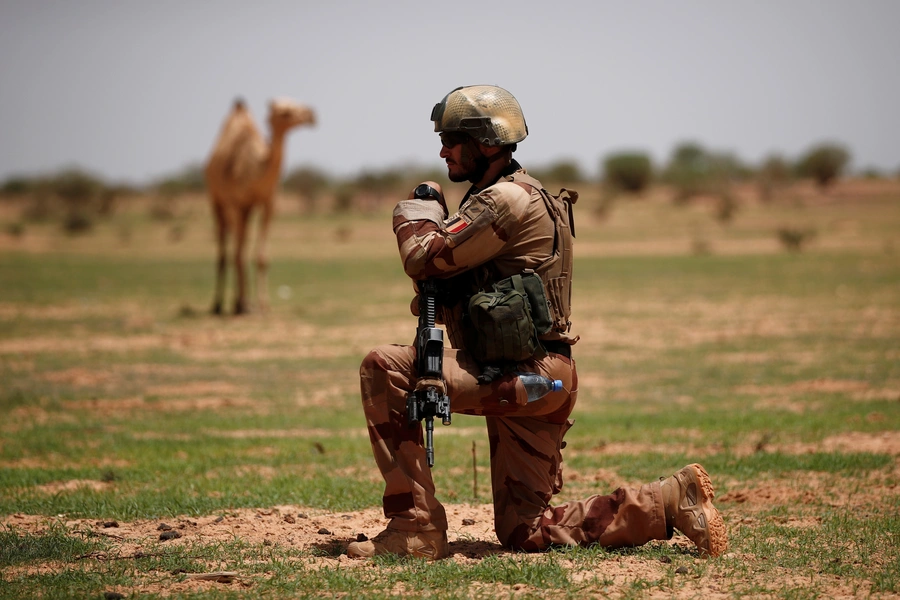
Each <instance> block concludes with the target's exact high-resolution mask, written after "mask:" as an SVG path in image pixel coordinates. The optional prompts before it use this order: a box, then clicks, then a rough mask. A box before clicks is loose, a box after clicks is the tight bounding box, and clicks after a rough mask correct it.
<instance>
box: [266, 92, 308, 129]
mask: <svg viewBox="0 0 900 600" xmlns="http://www.w3.org/2000/svg"><path fill="white" fill-rule="evenodd" d="M315 124H316V114H315V113H314V112H313V110H312V109H311V108H309V107H308V106H304V105H302V104H297V103H296V102H294V101H293V100H288V99H286V98H276V99H274V100H272V101H271V102H269V125H271V127H272V129H273V130H276V129H280V130H282V131H285V130H288V129H291V128H292V127H298V126H300V125H315Z"/></svg>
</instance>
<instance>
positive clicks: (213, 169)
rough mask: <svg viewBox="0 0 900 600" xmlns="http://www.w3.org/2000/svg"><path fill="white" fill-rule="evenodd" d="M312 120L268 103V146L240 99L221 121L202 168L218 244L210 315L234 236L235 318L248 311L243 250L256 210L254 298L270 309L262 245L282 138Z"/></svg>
mask: <svg viewBox="0 0 900 600" xmlns="http://www.w3.org/2000/svg"><path fill="white" fill-rule="evenodd" d="M315 122H316V117H315V113H314V112H313V111H312V109H310V108H309V107H306V106H303V105H301V104H297V103H295V102H293V101H291V100H287V99H275V100H272V101H271V102H270V103H269V129H270V132H271V139H270V141H269V142H268V143H267V142H266V140H265V139H263V136H262V135H261V134H260V132H259V129H257V127H256V124H255V123H254V121H253V117H252V116H251V115H250V111H249V110H248V109H247V106H246V104H245V103H244V101H243V100H242V99H240V98H239V99H237V100H235V102H234V106H233V108H232V109H231V112H230V113H229V114H228V116H227V117H226V118H225V122H224V123H223V124H222V129H221V131H220V133H219V137H218V139H217V140H216V143H215V145H214V146H213V149H212V153H211V155H210V157H209V162H208V163H207V165H206V169H205V176H206V187H207V190H208V192H209V196H210V202H211V204H212V211H213V216H214V218H215V223H216V243H217V245H218V257H217V263H216V289H215V298H214V300H213V306H212V312H213V313H214V314H222V303H223V299H224V295H225V271H226V265H227V258H226V253H227V244H228V237H229V235H230V234H231V235H233V236H234V248H233V251H234V255H233V257H232V260H233V263H234V273H235V281H234V285H235V298H234V314H237V315H239V314H242V313H245V312H247V311H248V309H249V306H248V304H247V297H246V287H247V282H246V277H245V268H244V262H245V261H244V248H245V245H246V241H247V228H248V224H249V221H250V217H251V215H252V213H253V211H254V210H255V209H256V208H259V210H260V211H261V214H260V219H259V228H258V235H257V239H256V300H257V303H258V305H259V307H260V309H261V310H263V311H264V310H266V308H267V307H268V288H267V285H268V284H267V280H266V274H267V271H268V259H267V257H266V251H265V246H266V237H267V235H268V231H269V223H270V221H271V219H272V212H273V204H274V196H275V188H276V187H277V186H278V182H279V179H280V176H281V163H282V160H283V158H284V140H285V137H286V136H287V132H288V131H289V130H291V129H293V128H294V127H298V126H301V125H315Z"/></svg>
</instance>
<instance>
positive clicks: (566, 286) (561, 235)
mask: <svg viewBox="0 0 900 600" xmlns="http://www.w3.org/2000/svg"><path fill="white" fill-rule="evenodd" d="M510 177H511V179H512V181H513V183H515V184H517V185H519V186H521V187H522V188H523V189H525V191H527V192H528V193H529V194H530V193H531V191H532V189H534V190H537V191H538V192H539V193H540V195H541V198H542V199H543V200H544V205H545V206H546V207H547V212H548V213H549V214H550V218H551V219H553V224H554V227H555V230H556V232H555V234H554V237H553V254H552V255H551V256H550V258H548V259H547V260H546V261H544V262H543V263H542V264H541V265H539V266H538V267H537V268H536V269H535V273H537V274H538V276H539V277H540V278H541V281H542V282H543V283H544V288H545V289H546V291H547V300H548V302H549V304H550V311H551V317H552V320H553V327H552V330H551V332H550V333H549V334H547V335H544V336H541V338H542V339H562V340H566V341H568V342H569V343H574V342H575V340H577V338H571V336H569V335H567V334H568V333H569V330H570V329H571V327H572V322H571V321H570V320H569V318H570V317H571V315H572V262H573V261H572V259H573V241H574V239H575V221H574V217H573V214H572V205H573V204H575V202H576V201H577V200H578V192H575V191H573V190H567V189H565V188H563V189H561V190H560V191H559V194H558V195H556V196H554V195H552V194H551V193H549V192H548V191H547V190H545V189H544V188H543V187H542V186H541V184H540V182H539V181H538V180H537V179H535V178H534V177H532V176H531V175H528V174H526V173H522V172H521V171H517V172H515V173H513V174H512V175H511V176H510Z"/></svg>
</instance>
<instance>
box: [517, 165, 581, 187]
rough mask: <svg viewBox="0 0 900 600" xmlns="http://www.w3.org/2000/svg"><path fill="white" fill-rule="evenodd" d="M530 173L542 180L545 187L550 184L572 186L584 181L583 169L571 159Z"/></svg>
mask: <svg viewBox="0 0 900 600" xmlns="http://www.w3.org/2000/svg"><path fill="white" fill-rule="evenodd" d="M528 172H529V173H530V174H531V175H532V176H534V177H535V178H536V179H538V180H540V182H541V183H543V184H544V186H548V185H550V184H554V185H571V184H576V183H582V182H583V181H584V175H583V174H582V173H581V167H579V166H578V163H577V162H576V161H574V160H570V159H565V160H559V161H556V162H554V163H551V164H549V165H547V166H544V167H537V168H534V169H529V170H528Z"/></svg>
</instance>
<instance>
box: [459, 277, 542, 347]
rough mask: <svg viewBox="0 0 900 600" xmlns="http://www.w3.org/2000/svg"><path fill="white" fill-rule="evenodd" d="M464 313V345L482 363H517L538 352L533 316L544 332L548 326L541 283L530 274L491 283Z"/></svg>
mask: <svg viewBox="0 0 900 600" xmlns="http://www.w3.org/2000/svg"><path fill="white" fill-rule="evenodd" d="M532 298H534V302H532ZM535 309H536V310H535ZM467 312H468V317H469V321H470V324H471V328H470V335H469V339H468V340H467V344H466V346H467V348H468V349H469V351H470V352H471V353H472V356H473V357H474V358H475V360H477V361H478V362H479V363H481V364H483V365H485V364H487V365H490V364H497V363H502V362H520V361H523V360H526V359H528V358H531V357H532V356H533V355H534V354H535V353H539V352H542V351H543V347H542V346H541V343H540V341H539V340H538V335H539V329H538V328H537V327H536V322H535V315H537V316H538V319H537V320H538V322H539V326H540V327H541V328H542V329H541V330H543V331H544V332H546V331H549V330H550V327H551V325H552V322H551V320H550V311H549V307H548V304H547V298H546V295H545V294H544V290H543V284H542V283H541V280H540V278H539V277H538V276H537V275H535V274H534V273H525V274H524V275H513V276H512V277H508V278H506V279H503V280H501V281H499V282H497V283H495V284H494V285H493V291H491V292H478V293H476V294H475V295H474V296H472V298H471V299H470V300H469V305H468V311H467Z"/></svg>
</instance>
